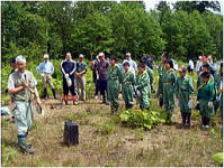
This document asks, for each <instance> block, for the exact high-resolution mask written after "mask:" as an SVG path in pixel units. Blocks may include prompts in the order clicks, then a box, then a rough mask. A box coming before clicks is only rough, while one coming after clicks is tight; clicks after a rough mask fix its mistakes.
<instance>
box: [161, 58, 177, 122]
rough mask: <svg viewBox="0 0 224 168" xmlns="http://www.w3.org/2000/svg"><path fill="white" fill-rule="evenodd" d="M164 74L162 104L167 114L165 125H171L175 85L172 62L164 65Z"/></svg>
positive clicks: (169, 61)
mask: <svg viewBox="0 0 224 168" xmlns="http://www.w3.org/2000/svg"><path fill="white" fill-rule="evenodd" d="M165 67H166V73H165V75H164V77H163V102H164V106H165V110H166V112H167V119H166V121H167V123H171V117H172V113H173V109H174V91H175V83H176V72H175V71H174V69H173V62H172V60H167V61H166V63H165Z"/></svg>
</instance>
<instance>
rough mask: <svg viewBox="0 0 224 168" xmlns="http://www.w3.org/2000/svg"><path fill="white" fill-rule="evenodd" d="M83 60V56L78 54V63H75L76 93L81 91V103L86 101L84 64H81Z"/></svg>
mask: <svg viewBox="0 0 224 168" xmlns="http://www.w3.org/2000/svg"><path fill="white" fill-rule="evenodd" d="M83 60H84V55H82V54H80V55H79V61H78V62H77V63H76V72H75V75H76V82H77V88H78V92H79V91H80V90H81V94H79V95H81V96H79V97H80V99H81V100H82V101H85V100H86V77H85V74H86V70H87V69H86V63H85V62H83Z"/></svg>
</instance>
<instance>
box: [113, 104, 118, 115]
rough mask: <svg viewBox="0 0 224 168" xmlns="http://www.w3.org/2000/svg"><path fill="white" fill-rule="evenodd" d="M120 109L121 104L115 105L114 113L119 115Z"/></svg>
mask: <svg viewBox="0 0 224 168" xmlns="http://www.w3.org/2000/svg"><path fill="white" fill-rule="evenodd" d="M118 108H119V104H116V105H114V112H115V113H117V112H118Z"/></svg>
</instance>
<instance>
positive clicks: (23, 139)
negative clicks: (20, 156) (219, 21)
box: [18, 135, 35, 154]
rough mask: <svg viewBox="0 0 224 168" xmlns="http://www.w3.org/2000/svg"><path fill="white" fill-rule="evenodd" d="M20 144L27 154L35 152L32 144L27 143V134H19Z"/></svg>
mask: <svg viewBox="0 0 224 168" xmlns="http://www.w3.org/2000/svg"><path fill="white" fill-rule="evenodd" d="M18 146H19V148H20V149H21V151H22V152H24V153H27V154H34V153H35V150H34V149H32V146H31V145H27V144H26V135H24V136H20V135H18Z"/></svg>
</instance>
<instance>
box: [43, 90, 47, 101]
mask: <svg viewBox="0 0 224 168" xmlns="http://www.w3.org/2000/svg"><path fill="white" fill-rule="evenodd" d="M43 98H44V99H46V98H47V88H44V94H43Z"/></svg>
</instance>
